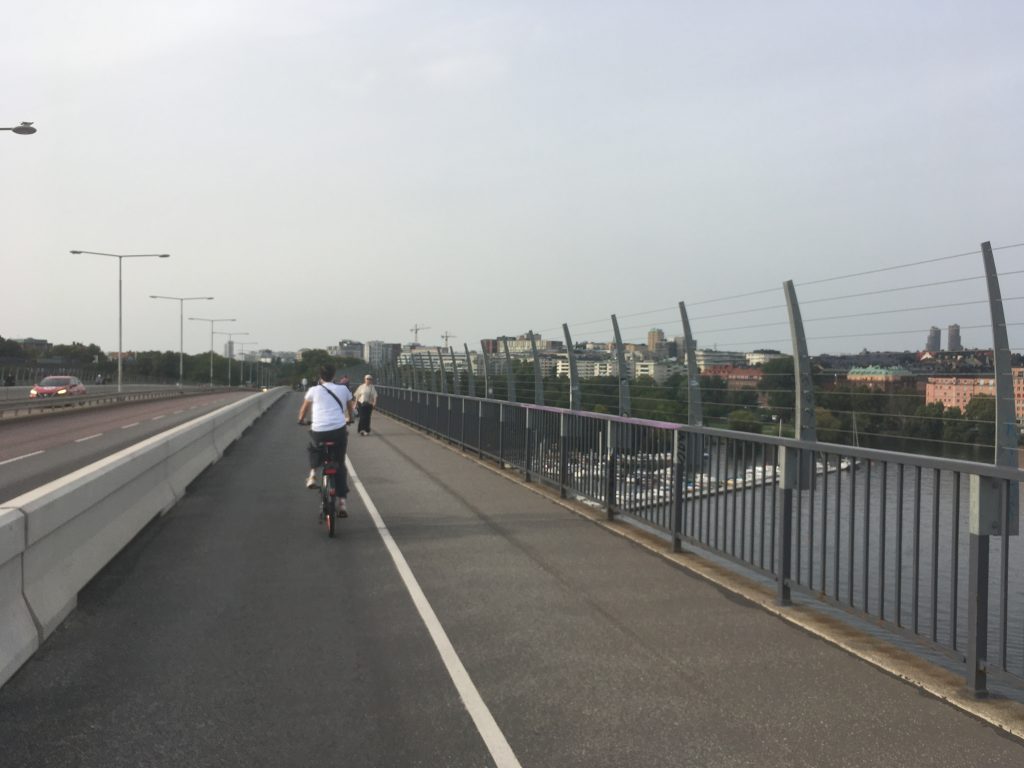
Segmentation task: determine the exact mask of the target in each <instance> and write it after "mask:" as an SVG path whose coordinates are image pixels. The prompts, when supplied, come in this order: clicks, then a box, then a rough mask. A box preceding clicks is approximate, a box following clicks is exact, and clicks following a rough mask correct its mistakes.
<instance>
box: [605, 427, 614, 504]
mask: <svg viewBox="0 0 1024 768" xmlns="http://www.w3.org/2000/svg"><path fill="white" fill-rule="evenodd" d="M607 424H608V438H607V441H606V442H607V444H608V450H607V457H608V458H607V461H606V464H607V467H608V478H607V480H608V485H607V498H606V499H605V505H604V510H605V514H606V515H607V517H608V519H609V520H614V519H615V471H616V463H617V462H616V460H617V456H616V451H617V446H616V445H615V422H614V421H608V422H607Z"/></svg>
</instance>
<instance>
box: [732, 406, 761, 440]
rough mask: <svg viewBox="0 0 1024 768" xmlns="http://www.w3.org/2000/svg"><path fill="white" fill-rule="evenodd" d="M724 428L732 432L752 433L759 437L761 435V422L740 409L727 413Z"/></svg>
mask: <svg viewBox="0 0 1024 768" xmlns="http://www.w3.org/2000/svg"><path fill="white" fill-rule="evenodd" d="M726 428H727V429H731V430H733V431H734V432H753V433H754V434H756V435H759V434H761V420H760V419H758V418H757V416H755V415H754V414H752V413H751V412H750V411H748V410H745V409H743V408H740V409H738V410H735V411H732V412H730V413H729V415H728V417H727V427H726Z"/></svg>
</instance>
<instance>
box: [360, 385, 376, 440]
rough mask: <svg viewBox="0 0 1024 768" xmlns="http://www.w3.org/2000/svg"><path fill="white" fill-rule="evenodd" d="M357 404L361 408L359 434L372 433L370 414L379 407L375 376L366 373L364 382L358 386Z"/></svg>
mask: <svg viewBox="0 0 1024 768" xmlns="http://www.w3.org/2000/svg"><path fill="white" fill-rule="evenodd" d="M355 398H356V404H357V407H358V409H359V434H360V435H368V434H370V416H371V414H372V413H373V409H374V408H376V407H377V388H376V387H375V386H373V376H371V375H370V374H366V375H365V376H364V377H363V383H362V384H360V385H359V386H358V387H356V394H355Z"/></svg>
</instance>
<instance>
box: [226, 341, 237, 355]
mask: <svg viewBox="0 0 1024 768" xmlns="http://www.w3.org/2000/svg"><path fill="white" fill-rule="evenodd" d="M224 357H226V358H229V359H234V357H235V340H234V339H229V340H228V341H227V343H226V344H225V345H224Z"/></svg>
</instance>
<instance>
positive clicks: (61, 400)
mask: <svg viewBox="0 0 1024 768" xmlns="http://www.w3.org/2000/svg"><path fill="white" fill-rule="evenodd" d="M211 391H214V390H211V389H210V388H209V387H205V388H202V387H186V388H184V389H178V388H163V389H151V390H142V391H138V392H121V393H117V392H110V393H106V394H102V395H82V396H79V397H66V396H62V397H41V398H27V397H26V398H21V399H18V400H7V401H2V402H0V420H3V419H13V418H16V417H20V416H29V415H33V414H39V413H44V412H49V411H55V410H59V409H64V408H82V407H86V408H87V407H94V406H98V405H113V404H116V403H127V402H132V401H137V400H163V399H168V398H172V397H183V396H188V395H202V394H208V393H209V392H211Z"/></svg>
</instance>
